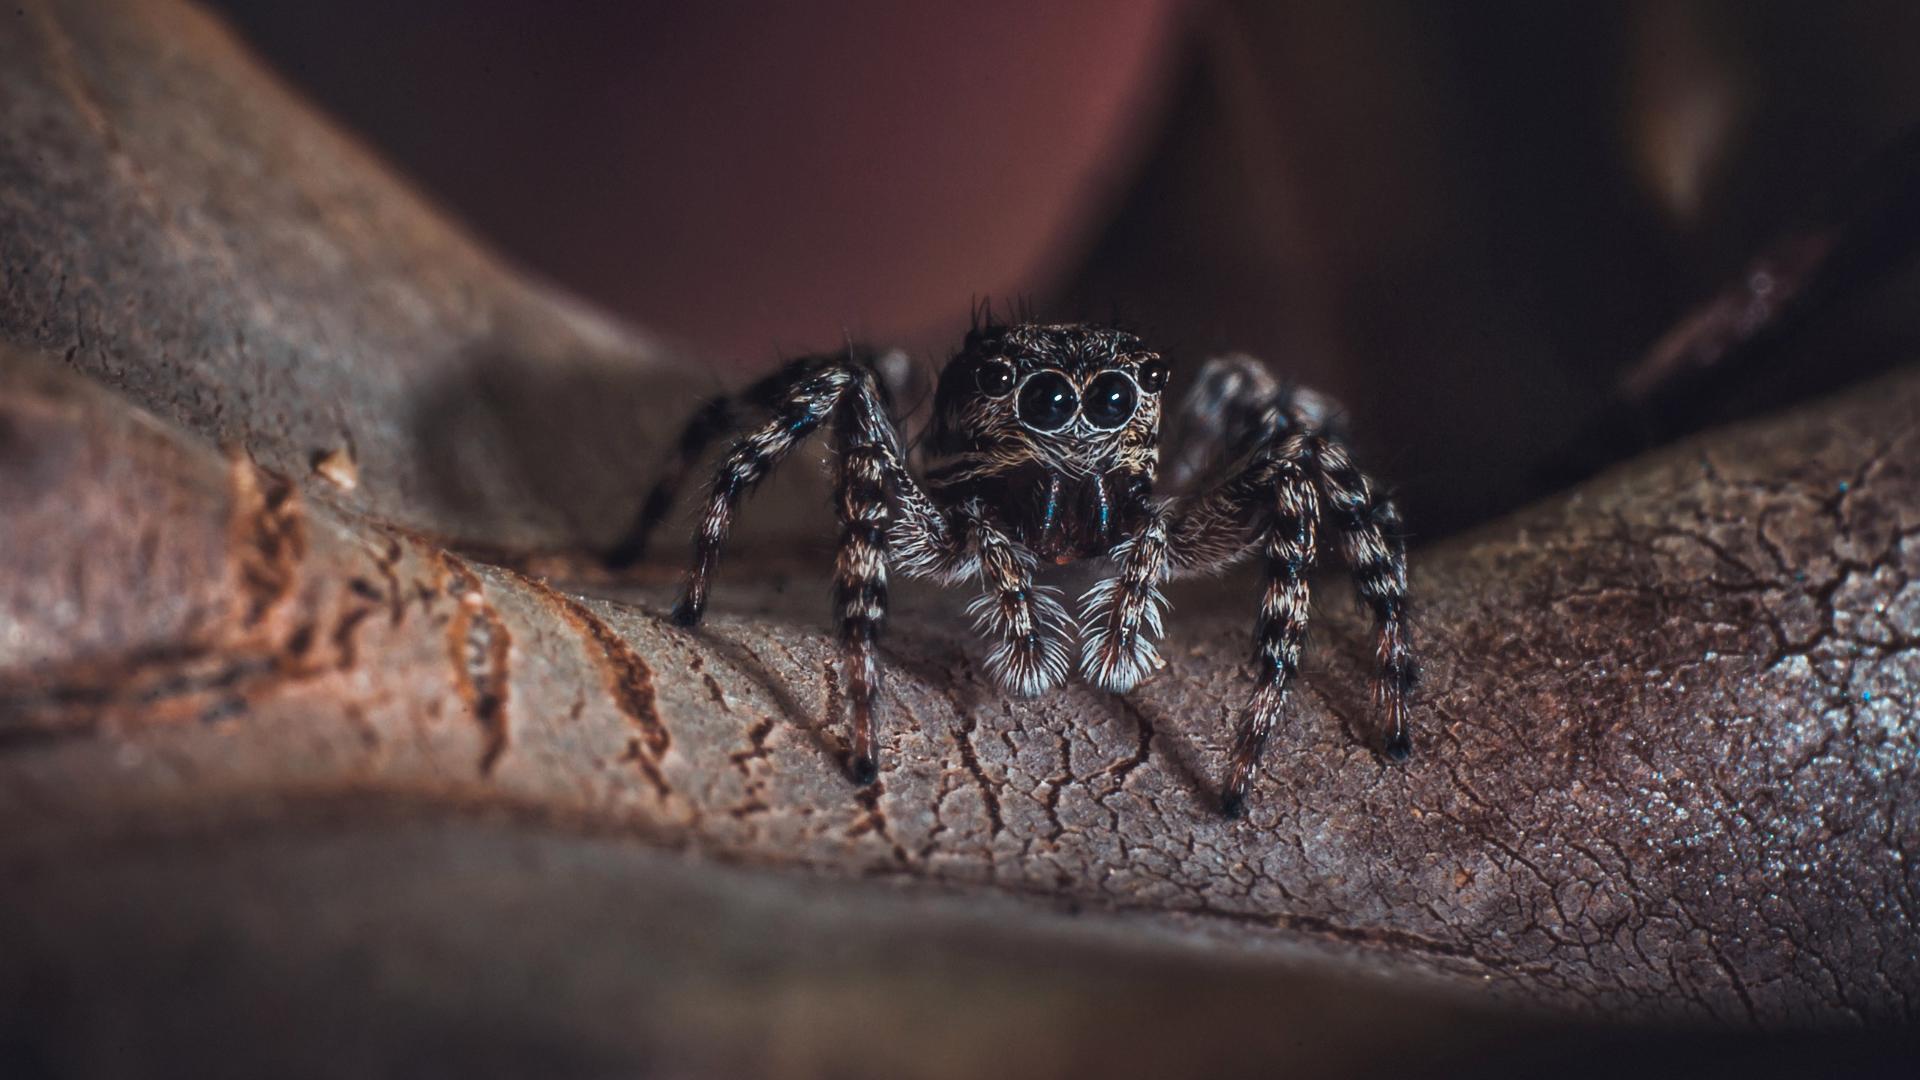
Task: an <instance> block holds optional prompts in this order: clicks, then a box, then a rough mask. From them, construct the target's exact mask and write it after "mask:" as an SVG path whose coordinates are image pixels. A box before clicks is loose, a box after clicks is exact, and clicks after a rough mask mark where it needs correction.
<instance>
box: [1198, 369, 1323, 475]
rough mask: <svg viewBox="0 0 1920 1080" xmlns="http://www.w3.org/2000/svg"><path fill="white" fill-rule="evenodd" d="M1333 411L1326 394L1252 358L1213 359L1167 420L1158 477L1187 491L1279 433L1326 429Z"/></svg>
mask: <svg viewBox="0 0 1920 1080" xmlns="http://www.w3.org/2000/svg"><path fill="white" fill-rule="evenodd" d="M1336 411H1337V409H1336V406H1335V405H1334V404H1333V402H1332V401H1330V400H1328V399H1327V398H1326V397H1325V396H1323V395H1321V394H1319V393H1317V392H1315V391H1313V390H1309V389H1307V388H1306V387H1301V386H1293V385H1289V384H1286V383H1283V382H1281V381H1280V380H1279V379H1277V378H1275V377H1274V375H1273V373H1272V372H1270V371H1268V370H1267V366H1266V365H1265V364H1262V363H1261V362H1260V361H1258V360H1256V359H1254V358H1253V357H1251V356H1247V355H1245V354H1244V353H1236V354H1234V355H1232V356H1221V357H1215V358H1214V359H1212V360H1209V361H1207V362H1206V363H1205V364H1204V365H1202V366H1201V368H1200V372H1199V375H1198V377H1197V378H1196V379H1195V380H1194V384H1193V388H1192V389H1190V390H1189V391H1187V395H1186V397H1185V398H1184V399H1182V400H1181V402H1180V408H1179V409H1178V410H1177V411H1176V412H1174V414H1173V415H1172V416H1171V417H1169V418H1168V432H1167V434H1168V439H1167V444H1168V447H1169V449H1168V452H1167V455H1166V459H1165V462H1164V464H1163V466H1162V469H1161V480H1162V481H1163V482H1164V483H1165V484H1166V486H1167V487H1168V488H1169V489H1171V490H1174V491H1186V490H1190V489H1192V488H1193V487H1194V486H1195V485H1196V484H1198V483H1200V482H1201V481H1203V480H1204V479H1206V478H1207V477H1208V476H1210V475H1212V474H1213V473H1214V471H1215V470H1216V469H1219V468H1222V467H1225V466H1227V465H1230V464H1232V463H1233V462H1236V461H1239V460H1240V459H1242V458H1244V457H1245V456H1246V455H1248V454H1250V453H1252V452H1254V451H1256V450H1258V449H1260V448H1261V447H1264V446H1267V445H1270V444H1271V443H1272V442H1274V440H1276V439H1279V438H1281V437H1282V436H1284V435H1287V434H1290V433H1293V432H1298V431H1308V430H1323V429H1325V428H1326V427H1327V425H1328V423H1329V422H1330V421H1331V418H1332V416H1333V415H1334V413H1335V412H1336Z"/></svg>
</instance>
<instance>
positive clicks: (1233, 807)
mask: <svg viewBox="0 0 1920 1080" xmlns="http://www.w3.org/2000/svg"><path fill="white" fill-rule="evenodd" d="M1246 808H1247V796H1246V793H1245V792H1241V791H1223V792H1221V793H1220V816H1221V817H1223V818H1226V819H1227V820H1228V821H1239V820H1240V815H1241V814H1242V813H1243V812H1245V810H1246Z"/></svg>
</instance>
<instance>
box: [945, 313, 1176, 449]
mask: <svg viewBox="0 0 1920 1080" xmlns="http://www.w3.org/2000/svg"><path fill="white" fill-rule="evenodd" d="M1166 384H1167V365H1166V362H1165V361H1163V360H1162V359H1161V358H1160V355H1159V354H1158V353H1155V352H1152V351H1149V350H1148V349H1146V348H1144V347H1143V346H1142V345H1141V344H1140V339H1139V338H1136V337H1134V336H1133V335H1132V334H1129V333H1127V332H1126V331H1124V330H1115V329H1111V328H1107V327H1099V326H1087V325H1082V324H1065V325H1057V326H1042V325H1038V324H1034V323H1015V324H1012V325H986V326H976V327H975V328H974V329H973V332H971V333H969V334H968V335H967V340H966V343H965V344H964V345H963V346H962V347H961V349H960V352H959V354H958V355H956V356H955V357H954V358H953V359H952V360H951V361H949V362H948V364H947V366H946V369H945V370H944V371H942V372H941V374H940V388H939V390H938V391H937V392H936V393H935V396H934V420H933V431H932V439H933V449H934V450H935V452H936V453H940V454H966V455H971V456H975V457H976V458H984V459H986V460H987V461H988V462H990V463H991V464H992V466H993V467H994V468H995V469H996V471H998V470H1000V469H1012V468H1017V467H1020V466H1022V465H1029V464H1038V465H1044V466H1046V467H1048V468H1050V469H1054V470H1057V471H1060V472H1064V473H1067V474H1069V475H1080V476H1084V475H1091V474H1096V473H1108V472H1114V471H1121V472H1128V473H1135V474H1140V475H1142V476H1145V477H1147V478H1151V477H1152V475H1153V471H1154V467H1155V465H1156V464H1157V462H1158V455H1159V451H1158V448H1157V447H1158V442H1159V436H1160V392H1161V391H1162V390H1163V389H1165V387H1166Z"/></svg>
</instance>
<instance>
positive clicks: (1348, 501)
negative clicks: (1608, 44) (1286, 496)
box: [1313, 437, 1418, 761]
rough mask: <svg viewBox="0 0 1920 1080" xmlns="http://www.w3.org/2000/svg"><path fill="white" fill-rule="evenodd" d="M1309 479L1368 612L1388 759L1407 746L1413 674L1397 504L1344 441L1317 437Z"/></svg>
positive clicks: (1403, 754)
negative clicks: (1364, 470)
mask: <svg viewBox="0 0 1920 1080" xmlns="http://www.w3.org/2000/svg"><path fill="white" fill-rule="evenodd" d="M1313 460H1314V462H1315V473H1316V479H1317V481H1318V483H1319V487H1320V490H1321V493H1322V494H1323V495H1324V496H1325V498H1326V508H1327V516H1328V520H1329V521H1330V522H1332V523H1333V524H1334V526H1335V527H1336V528H1338V529H1339V531H1340V552H1341V554H1342V556H1344V557H1345V559H1346V562H1347V566H1348V568H1349V569H1350V570H1351V571H1352V573H1353V589H1354V593H1355V594H1356V595H1357V596H1358V597H1359V599H1360V603H1361V604H1362V605H1363V606H1364V607H1366V608H1367V609H1368V610H1370V611H1371V612H1372V613H1373V627H1374V663H1375V665H1376V666H1375V675H1374V681H1373V697H1374V705H1375V706H1376V707H1377V708H1379V709H1381V710H1382V711H1383V712H1384V713H1385V714H1386V720H1387V723H1386V731H1385V732H1384V734H1383V738H1382V741H1381V749H1382V751H1383V752H1384V753H1385V754H1386V755H1387V757H1388V758H1390V759H1391V760H1394V761H1405V760H1406V759H1407V757H1408V755H1409V754H1411V753H1412V752H1413V739H1412V736H1411V735H1410V734H1409V732H1408V730H1407V719H1408V717H1407V712H1408V705H1407V699H1408V696H1409V694H1411V692H1412V690H1413V684H1414V682H1415V680H1416V679H1417V678H1418V671H1417V669H1416V667H1415V664H1414V660H1413V644H1412V642H1411V641H1410V640H1409V637H1410V635H1409V634H1408V632H1407V548H1406V539H1405V537H1404V536H1403V535H1402V527H1401V523H1400V512H1399V511H1398V510H1396V509H1395V508H1394V505H1393V502H1392V501H1391V500H1389V499H1388V498H1387V497H1386V496H1385V495H1383V494H1381V493H1379V492H1378V491H1376V490H1375V489H1374V486H1373V484H1372V482H1371V481H1369V480H1368V479H1367V477H1366V474H1365V473H1362V472H1361V471H1360V470H1359V469H1358V468H1356V467H1355V466H1354V464H1353V459H1352V457H1351V456H1350V455H1349V454H1348V453H1347V449H1346V447H1345V446H1343V445H1341V443H1340V442H1339V441H1337V440H1335V439H1331V438H1325V437H1321V438H1316V439H1315V440H1314V455H1313Z"/></svg>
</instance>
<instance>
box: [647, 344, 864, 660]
mask: <svg viewBox="0 0 1920 1080" xmlns="http://www.w3.org/2000/svg"><path fill="white" fill-rule="evenodd" d="M861 376H862V370H861V369H860V368H859V367H856V366H855V365H853V364H852V363H850V362H844V361H827V362H824V363H823V362H822V361H821V360H819V359H817V358H810V359H807V360H796V361H794V363H793V364H791V365H789V372H788V378H787V379H786V380H785V382H784V389H783V390H782V392H781V394H780V396H779V398H778V400H777V401H775V402H774V404H773V417H772V418H771V419H770V420H768V421H767V422H766V423H765V424H763V425H761V426H760V427H759V428H756V429H754V430H753V431H751V432H749V433H747V434H746V435H744V436H741V437H740V438H739V439H737V440H735V442H734V444H733V448H732V449H730V450H728V451H727V454H726V457H724V458H723V459H721V462H720V466H719V468H718V469H717V470H716V471H715V473H714V478H713V485H712V488H711V490H710V493H709V495H708V497H707V505H706V508H705V510H704V511H703V512H702V513H701V515H700V524H699V527H698V529H697V530H696V531H695V534H694V545H693V567H692V569H691V570H690V571H689V572H688V574H687V583H686V589H685V591H683V592H682V593H681V595H680V601H679V603H677V604H675V605H674V607H673V621H674V622H675V623H677V624H678V625H680V626H696V625H698V624H699V622H700V618H701V616H702V615H704V614H705V613H706V608H707V589H708V586H709V585H710V584H711V582H712V579H713V571H714V567H715V566H716V565H717V564H718V563H719V561H720V551H721V549H722V548H723V547H725V546H726V542H727V536H728V534H729V533H731V531H732V529H733V516H734V512H735V510H736V508H737V507H738V506H739V503H740V499H741V497H742V496H744V495H745V494H746V493H747V492H748V491H750V490H752V489H753V487H754V486H755V485H757V484H758V483H760V481H761V480H764V479H766V476H767V474H768V473H770V472H772V471H773V469H774V467H775V466H777V465H779V464H780V462H781V461H782V460H784V459H785V458H786V456H787V455H788V454H789V453H792V452H793V448H794V447H795V446H798V445H799V444H800V443H801V442H802V441H803V440H805V439H806V437H807V436H808V435H811V434H813V432H814V430H815V429H816V428H818V427H819V426H820V425H821V423H822V422H824V421H825V420H826V419H827V417H828V416H829V415H831V414H832V412H833V410H834V408H835V407H836V406H838V405H839V404H840V402H841V400H842V399H843V398H844V397H845V396H846V393H847V390H848V388H849V387H851V386H853V385H854V384H855V383H856V382H857V381H858V380H859V379H860V378H861Z"/></svg>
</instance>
